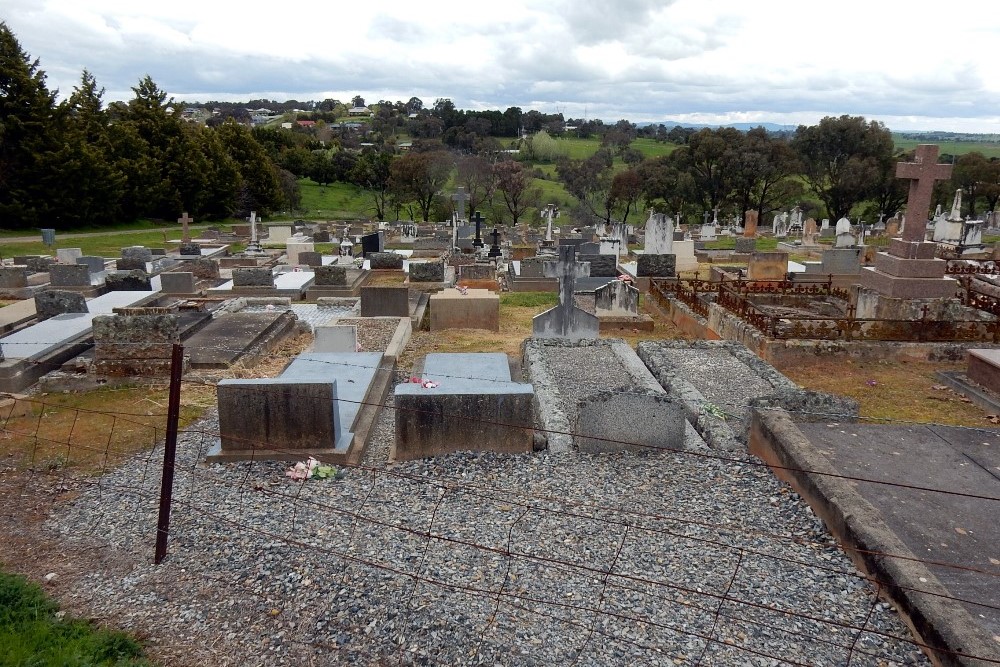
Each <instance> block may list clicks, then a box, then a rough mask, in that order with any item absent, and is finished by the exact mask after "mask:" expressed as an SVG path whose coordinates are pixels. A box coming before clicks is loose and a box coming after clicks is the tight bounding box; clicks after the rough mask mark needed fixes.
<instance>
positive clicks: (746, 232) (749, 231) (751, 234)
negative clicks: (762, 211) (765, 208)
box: [737, 211, 757, 252]
mask: <svg viewBox="0 0 1000 667" xmlns="http://www.w3.org/2000/svg"><path fill="white" fill-rule="evenodd" d="M743 238H746V239H756V238H757V211H747V212H746V213H744V215H743ZM738 245H739V244H737V246H738ZM748 252H749V251H748Z"/></svg>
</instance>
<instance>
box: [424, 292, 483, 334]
mask: <svg viewBox="0 0 1000 667" xmlns="http://www.w3.org/2000/svg"><path fill="white" fill-rule="evenodd" d="M430 310H431V313H430V315H431V317H430V328H431V331H441V330H443V329H486V330H488V331H500V295H499V294H496V293H495V292H491V291H489V290H485V289H467V290H465V291H464V292H463V291H462V290H459V289H445V290H442V291H440V292H438V293H436V294H432V295H431V297H430Z"/></svg>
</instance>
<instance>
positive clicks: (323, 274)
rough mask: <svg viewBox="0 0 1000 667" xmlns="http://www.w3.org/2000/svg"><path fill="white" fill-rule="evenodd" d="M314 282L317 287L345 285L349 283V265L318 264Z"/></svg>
mask: <svg viewBox="0 0 1000 667" xmlns="http://www.w3.org/2000/svg"><path fill="white" fill-rule="evenodd" d="M315 275H316V278H315V282H314V283H313V284H314V285H316V286H317V287H344V286H346V285H347V267H344V266H337V265H335V264H331V265H329V266H317V267H316V274H315Z"/></svg>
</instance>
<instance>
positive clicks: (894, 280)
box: [860, 260, 961, 299]
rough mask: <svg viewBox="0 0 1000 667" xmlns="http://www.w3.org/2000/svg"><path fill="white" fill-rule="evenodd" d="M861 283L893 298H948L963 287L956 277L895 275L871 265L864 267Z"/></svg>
mask: <svg viewBox="0 0 1000 667" xmlns="http://www.w3.org/2000/svg"><path fill="white" fill-rule="evenodd" d="M917 261H919V260H917ZM860 283H861V285H862V286H863V287H867V288H869V289H873V290H875V291H876V292H878V293H879V294H881V295H882V296H885V297H889V298H892V299H947V298H951V297H954V296H956V295H957V294H958V291H959V288H960V287H961V285H960V284H959V282H958V281H957V280H955V279H954V278H909V277H905V276H894V275H890V274H888V273H884V272H882V271H878V270H877V269H875V268H873V267H870V266H865V267H862V269H861V280H860Z"/></svg>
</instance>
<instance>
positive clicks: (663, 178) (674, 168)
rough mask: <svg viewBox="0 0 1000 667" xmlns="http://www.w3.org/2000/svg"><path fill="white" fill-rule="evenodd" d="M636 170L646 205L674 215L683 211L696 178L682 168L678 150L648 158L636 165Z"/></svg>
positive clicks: (690, 196) (692, 190) (690, 195)
mask: <svg viewBox="0 0 1000 667" xmlns="http://www.w3.org/2000/svg"><path fill="white" fill-rule="evenodd" d="M636 171H637V172H638V173H639V178H640V180H641V182H642V196H643V199H644V200H645V202H646V206H648V207H650V208H655V209H657V210H659V211H660V212H661V213H670V214H671V215H673V214H674V213H677V212H680V211H683V210H684V205H685V204H686V203H687V202H689V201H691V198H692V196H693V195H692V193H693V192H694V180H693V179H692V178H691V175H690V174H689V173H688V172H687V171H685V170H683V169H681V168H680V160H678V158H677V152H676V151H674V153H672V154H671V155H663V156H660V157H656V158H652V159H649V160H646V161H645V162H643V163H642V164H640V165H639V166H638V167H636Z"/></svg>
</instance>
